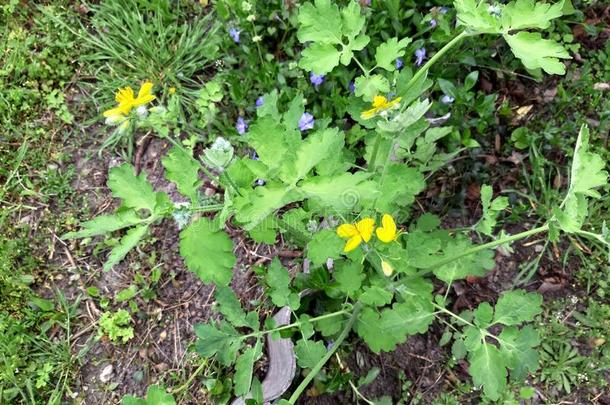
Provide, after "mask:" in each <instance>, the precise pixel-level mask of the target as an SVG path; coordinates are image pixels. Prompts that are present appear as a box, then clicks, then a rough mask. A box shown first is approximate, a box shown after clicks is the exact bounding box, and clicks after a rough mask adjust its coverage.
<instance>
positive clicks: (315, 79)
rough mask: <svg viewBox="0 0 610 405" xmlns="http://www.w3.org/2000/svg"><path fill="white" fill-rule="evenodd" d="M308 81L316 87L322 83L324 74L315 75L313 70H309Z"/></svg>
mask: <svg viewBox="0 0 610 405" xmlns="http://www.w3.org/2000/svg"><path fill="white" fill-rule="evenodd" d="M309 81H310V82H311V84H313V85H314V86H316V87H318V86H319V85H321V84H322V83H324V75H317V74H315V73H314V72H311V73H310V74H309Z"/></svg>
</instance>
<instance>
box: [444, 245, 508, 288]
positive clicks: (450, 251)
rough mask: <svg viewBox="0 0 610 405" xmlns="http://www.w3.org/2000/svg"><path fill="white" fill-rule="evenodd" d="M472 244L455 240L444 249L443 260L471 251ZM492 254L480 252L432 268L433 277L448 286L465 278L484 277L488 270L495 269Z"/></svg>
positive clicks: (485, 251) (490, 251) (489, 251)
mask: <svg viewBox="0 0 610 405" xmlns="http://www.w3.org/2000/svg"><path fill="white" fill-rule="evenodd" d="M472 247H473V245H472V243H471V242H470V241H469V240H467V239H456V240H453V241H451V242H450V243H448V244H447V246H445V248H444V252H443V253H444V255H443V256H442V257H443V258H444V259H449V258H451V257H457V256H459V255H460V254H462V253H464V252H465V251H467V250H469V249H472ZM495 264H496V263H495V261H494V252H493V251H492V250H482V251H480V252H477V253H474V254H470V255H467V256H463V257H460V258H459V259H457V260H454V261H452V262H451V263H447V264H444V265H442V266H433V267H434V270H433V272H434V275H435V276H436V277H438V278H439V279H441V280H443V281H444V282H446V283H447V284H450V283H451V282H453V281H454V280H458V279H462V278H466V277H467V276H484V275H485V274H486V273H487V271H488V270H491V269H493V268H494V267H495Z"/></svg>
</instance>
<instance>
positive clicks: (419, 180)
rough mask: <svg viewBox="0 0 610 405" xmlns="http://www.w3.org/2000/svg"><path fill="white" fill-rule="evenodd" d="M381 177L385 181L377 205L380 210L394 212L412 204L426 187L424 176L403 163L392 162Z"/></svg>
mask: <svg viewBox="0 0 610 405" xmlns="http://www.w3.org/2000/svg"><path fill="white" fill-rule="evenodd" d="M380 177H381V178H382V179H383V183H381V190H380V191H381V192H380V195H379V197H378V198H377V202H376V205H375V208H376V209H377V211H379V212H384V213H385V212H394V211H395V210H396V209H397V208H398V207H406V206H408V205H410V204H412V203H413V202H414V201H415V196H416V195H417V194H419V193H420V192H422V191H423V190H424V189H425V188H426V182H425V180H424V176H423V175H422V174H421V173H420V172H419V171H418V170H417V169H415V168H412V167H408V166H406V165H405V164H403V163H392V162H390V164H388V166H387V168H386V172H385V173H384V174H383V175H382V176H380Z"/></svg>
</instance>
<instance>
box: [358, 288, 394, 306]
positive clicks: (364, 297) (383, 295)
mask: <svg viewBox="0 0 610 405" xmlns="http://www.w3.org/2000/svg"><path fill="white" fill-rule="evenodd" d="M393 297H394V294H392V293H391V292H390V291H388V290H386V289H383V288H381V287H378V286H370V287H364V292H363V293H362V294H361V295H360V301H362V302H364V303H365V304H367V305H372V306H376V307H381V306H384V305H387V304H389V303H390V302H392V298H393Z"/></svg>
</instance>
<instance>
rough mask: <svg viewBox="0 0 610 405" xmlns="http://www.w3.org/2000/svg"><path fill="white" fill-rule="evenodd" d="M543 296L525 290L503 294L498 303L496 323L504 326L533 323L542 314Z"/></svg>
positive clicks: (495, 316)
mask: <svg viewBox="0 0 610 405" xmlns="http://www.w3.org/2000/svg"><path fill="white" fill-rule="evenodd" d="M541 305H542V296H541V295H539V294H534V293H528V292H525V291H523V290H513V291H508V292H505V293H503V294H502V295H501V296H500V298H499V299H498V302H497V303H496V313H495V315H494V323H501V324H503V325H519V324H521V323H523V322H526V321H533V320H534V317H535V316H536V315H538V314H539V313H541V312H542V308H541Z"/></svg>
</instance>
